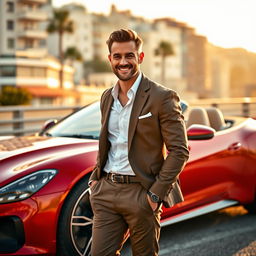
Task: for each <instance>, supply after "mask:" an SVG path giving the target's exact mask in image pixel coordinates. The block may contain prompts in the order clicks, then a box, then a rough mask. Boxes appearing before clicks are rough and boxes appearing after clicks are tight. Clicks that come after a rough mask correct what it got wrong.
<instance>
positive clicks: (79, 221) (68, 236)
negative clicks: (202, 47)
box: [57, 179, 93, 256]
mask: <svg viewBox="0 0 256 256" xmlns="http://www.w3.org/2000/svg"><path fill="white" fill-rule="evenodd" d="M87 183H88V179H83V180H82V181H81V182H79V183H78V184H77V185H76V186H75V188H74V189H73V190H72V191H71V193H70V194H69V195H68V198H67V199H66V201H65V203H64V205H63V207H62V210H61V214H60V218H59V223H58V230H57V255H58V256H70V255H72V256H80V255H84V256H90V249H91V235H92V217H93V213H92V209H91V206H90V200H89V188H88V185H87Z"/></svg>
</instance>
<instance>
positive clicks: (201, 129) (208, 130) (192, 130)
mask: <svg viewBox="0 0 256 256" xmlns="http://www.w3.org/2000/svg"><path fill="white" fill-rule="evenodd" d="M215 132H216V131H215V129H213V128H212V127H209V126H206V125H201V124H192V125H190V126H189V127H188V129H187V135H188V139H189V140H209V139H212V138H213V137H214V135H215Z"/></svg>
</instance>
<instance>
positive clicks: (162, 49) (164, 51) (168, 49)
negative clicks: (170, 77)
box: [155, 41, 174, 84]
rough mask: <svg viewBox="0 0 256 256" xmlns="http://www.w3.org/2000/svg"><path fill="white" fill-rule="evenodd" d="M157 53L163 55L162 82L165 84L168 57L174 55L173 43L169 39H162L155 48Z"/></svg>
mask: <svg viewBox="0 0 256 256" xmlns="http://www.w3.org/2000/svg"><path fill="white" fill-rule="evenodd" d="M155 55H159V56H160V57H161V82H162V84H165V79H166V75H165V66H166V57H168V56H171V55H174V50H173V47H172V44H171V43H170V42H168V41H161V42H160V43H159V45H158V47H157V48H156V49H155Z"/></svg>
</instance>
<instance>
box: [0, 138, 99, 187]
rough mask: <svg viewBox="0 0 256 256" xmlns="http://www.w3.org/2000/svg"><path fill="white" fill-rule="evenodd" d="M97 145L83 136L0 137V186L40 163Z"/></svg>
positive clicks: (95, 149) (82, 152)
mask: <svg viewBox="0 0 256 256" xmlns="http://www.w3.org/2000/svg"><path fill="white" fill-rule="evenodd" d="M97 149H98V141H96V140H87V139H75V138H64V137H56V138H54V137H43V136H24V137H13V138H11V139H6V140H0V186H1V185H3V183H5V182H6V181H7V180H9V179H12V177H14V176H16V177H15V178H19V177H20V176H23V175H24V174H29V173H30V172H32V171H33V167H36V166H39V165H40V164H42V163H46V162H48V161H52V160H55V159H59V158H65V157H70V156H72V155H74V154H84V153H87V152H91V151H97ZM30 170H31V171H30ZM2 182H3V183H2Z"/></svg>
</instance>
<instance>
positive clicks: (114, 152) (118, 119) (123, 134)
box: [104, 73, 142, 175]
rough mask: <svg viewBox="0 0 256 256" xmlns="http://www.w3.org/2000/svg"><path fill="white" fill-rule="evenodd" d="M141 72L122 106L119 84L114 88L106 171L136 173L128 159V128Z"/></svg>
mask: <svg viewBox="0 0 256 256" xmlns="http://www.w3.org/2000/svg"><path fill="white" fill-rule="evenodd" d="M141 77H142V74H141V73H140V74H139V76H138V77H137V79H136V81H135V82H134V84H133V85H132V87H131V88H130V89H129V91H128V92H127V97H128V102H127V104H126V105H125V106H122V105H121V103H120V101H119V99H118V92H119V84H118V83H117V84H116V85H115V86H114V87H113V89H112V92H111V93H112V96H113V98H114V102H113V105H112V107H111V110H110V116H109V121H108V140H109V141H110V144H111V146H110V150H109V152H108V160H107V163H106V165H105V167H104V171H105V172H113V173H118V174H122V175H135V173H134V172H133V170H132V167H131V165H130V163H129V160H128V129H129V122H130V116H131V111H132V107H133V102H134V99H135V95H136V92H137V89H138V87H139V84H140V81H141Z"/></svg>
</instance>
